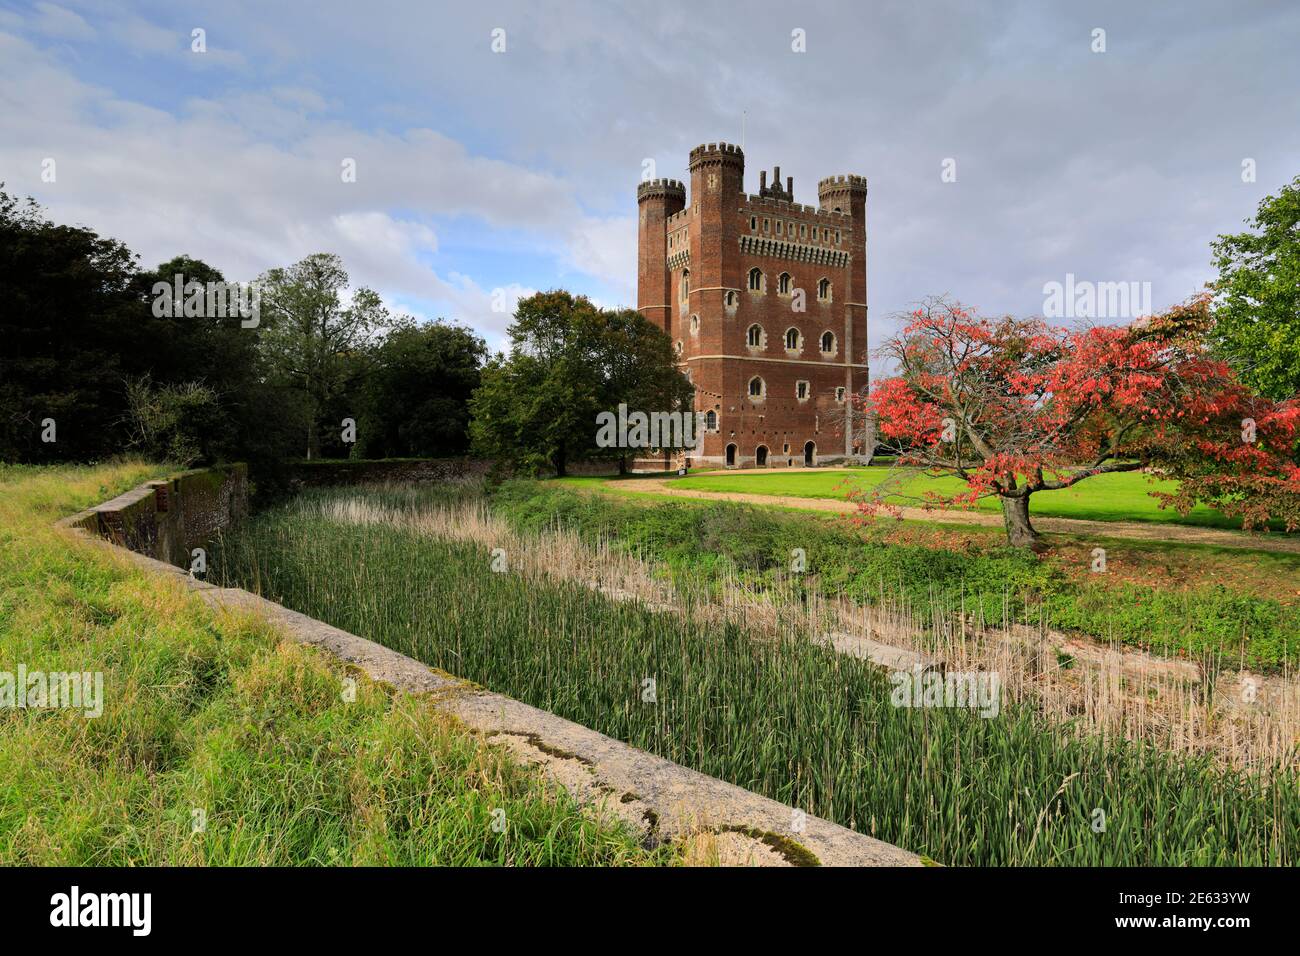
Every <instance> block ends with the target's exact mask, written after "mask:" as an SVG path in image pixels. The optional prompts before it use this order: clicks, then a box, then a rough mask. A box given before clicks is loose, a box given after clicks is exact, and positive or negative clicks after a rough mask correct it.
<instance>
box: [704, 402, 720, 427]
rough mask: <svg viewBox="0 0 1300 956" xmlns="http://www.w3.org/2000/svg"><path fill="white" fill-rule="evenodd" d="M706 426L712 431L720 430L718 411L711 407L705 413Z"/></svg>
mask: <svg viewBox="0 0 1300 956" xmlns="http://www.w3.org/2000/svg"><path fill="white" fill-rule="evenodd" d="M704 427H705V429H707V430H708V431H711V432H716V431H717V430H718V413H717V412H715V411H714V410H713V409H711V408H710V409H709V410H708V411H707V412H705V413H704Z"/></svg>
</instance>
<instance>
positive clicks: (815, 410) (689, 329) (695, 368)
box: [637, 143, 869, 467]
mask: <svg viewBox="0 0 1300 956" xmlns="http://www.w3.org/2000/svg"><path fill="white" fill-rule="evenodd" d="M690 170H691V178H690V195H689V197H687V199H686V204H685V205H684V206H683V207H682V208H681V210H680V211H679V212H677V213H669V214H667V215H664V214H663V212H664V211H665V210H666V208H668V207H667V204H668V203H669V202H670V201H671V202H673V203H676V202H678V201H679V198H680V197H678V194H677V193H676V192H672V193H671V200H670V199H669V196H670V194H669V193H668V192H666V191H665V190H664V188H663V187H659V186H654V185H652V184H651V185H650V188H647V184H643V186H642V188H641V190H639V191H638V201H639V204H640V207H641V225H640V231H639V237H640V248H639V250H638V270H639V271H638V295H637V300H638V308H640V309H641V310H642V312H643V314H645V315H646V317H647V318H649V319H651V320H652V321H654V322H655V323H656V324H658V325H659V326H660V327H661V328H664V329H665V331H667V332H668V334H669V335H670V336H671V337H672V339H673V341H674V343H675V344H676V345H678V346H679V348H680V355H681V361H682V364H683V368H685V369H688V370H689V372H690V375H691V380H692V382H693V383H694V385H695V386H696V409H697V410H698V411H709V410H713V411H714V412H716V414H717V416H718V427H717V430H716V431H715V432H712V433H708V434H706V435H705V436H704V447H703V449H702V450H701V452H700V453H699V454H697V455H696V456H695V457H696V460H697V461H698V462H699V463H701V464H725V463H726V460H727V446H729V445H734V446H735V457H734V462H735V464H736V465H737V466H740V467H747V466H752V465H753V464H755V462H756V460H757V459H758V457H759V451H758V450H759V448H760V446H762V447H763V448H766V450H767V456H766V457H767V461H766V464H767V465H768V466H778V465H786V464H794V465H800V464H803V463H804V460H805V447H806V446H810V447H809V451H810V458H811V460H812V462H813V463H816V464H821V463H826V462H828V461H840V460H843V459H844V458H845V457H846V454H851V453H852V451H853V450H852V449H851V448H848V447H846V441H845V430H844V419H845V413H846V402H847V400H848V399H849V397H850V396H852V395H853V394H854V393H855V392H857V391H858V390H860V389H862V388H863V387H864V386H865V385H866V383H867V309H866V194H867V184H866V180H865V179H863V178H862V177H860V176H835V177H830V178H828V179H824V180H822V182H821V183H819V184H818V203H819V204H818V205H817V206H816V207H813V206H806V205H802V204H800V203H797V202H795V201H794V200H793V195H794V190H793V181H792V180H787V184H786V185H785V186H782V184H781V182H780V179H779V169H778V170H777V173H778V175H777V177H775V178H774V182H773V185H772V186H771V187H768V186H767V184H766V181H765V178H764V181H763V184H762V186H761V187H760V193H759V194H758V195H746V194H745V192H744V154H743V153H742V152H741V150H740V149H739V148H738V147H735V146H731V145H728V144H725V143H721V144H708V145H706V146H700V147H698V148H696V149H694V150H692V151H691V157H690ZM657 182H664V181H657ZM661 197H662V198H661ZM755 268H757V269H759V270H760V272H761V274H762V280H761V283H760V286H759V288H758V289H750V288H749V284H750V283H749V273H750V270H751V269H755ZM782 274H785V275H787V276H788V277H789V278H788V289H787V290H785V291H783V290H782V289H781V288H780V277H781V275H782ZM822 280H826V282H827V283H828V284H829V288H828V289H827V291H826V295H825V296H819V285H820V283H821V282H822ZM661 290H663V291H661ZM798 290H802V293H803V295H802V307H803V309H802V311H799V310H798V305H799V304H800V300H799V296H798ZM665 306H667V307H666V308H665ZM753 325H757V326H759V327H760V328H761V330H762V332H761V335H760V342H759V344H758V345H757V346H755V347H751V346H750V345H749V344H748V332H749V328H750V327H751V326H753ZM792 329H793V330H795V333H796V339H797V341H796V344H795V347H794V348H787V347H786V333H787V331H789V330H792ZM826 332H830V333H831V336H832V339H831V341H830V342H829V343H828V344H829V345H830V349H829V350H827V351H823V350H822V348H821V345H822V337H823V334H824V333H826ZM754 378H759V379H761V380H762V393H761V395H759V396H756V397H755V396H751V395H750V394H749V387H750V381H751V380H752V379H754ZM800 382H804V383H806V385H805V386H804V387H805V389H806V393H805V396H804V397H803V398H800V397H799V394H798V388H799V383H800ZM865 451H869V450H864V453H865Z"/></svg>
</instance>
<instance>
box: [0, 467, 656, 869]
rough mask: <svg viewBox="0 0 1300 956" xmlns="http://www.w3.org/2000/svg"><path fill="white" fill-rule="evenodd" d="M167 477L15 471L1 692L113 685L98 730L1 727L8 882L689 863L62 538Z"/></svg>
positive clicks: (327, 661) (23, 715)
mask: <svg viewBox="0 0 1300 956" xmlns="http://www.w3.org/2000/svg"><path fill="white" fill-rule="evenodd" d="M165 472H166V469H162V468H159V467H156V466H153V465H149V464H147V463H142V462H125V463H118V464H108V465H98V466H88V467H63V468H26V467H13V466H3V465H0V675H16V674H17V672H18V668H19V667H20V665H21V666H25V667H26V669H27V671H28V672H29V673H30V672H33V671H43V672H53V671H59V672H67V671H78V672H91V673H95V672H99V673H102V675H103V705H102V714H101V715H100V716H98V717H88V716H86V714H85V713H84V712H82V711H73V710H69V709H54V708H44V709H35V708H26V709H19V708H17V707H14V706H12V705H5V706H0V865H3V866H16V865H72V866H95V865H104V866H145V865H147V866H161V865H276V866H283V865H323V864H358V865H361V864H364V865H391V864H414V865H443V864H448V865H480V864H507V865H514V864H523V865H549V866H556V865H622V864H652V863H667V862H674V861H675V857H674V856H673V855H672V854H671V853H670V852H669V851H666V850H658V851H653V852H651V851H647V850H645V849H643V848H642V847H641V846H640V844H639V842H638V838H637V837H636V836H635V835H634V834H632V833H631V832H630V831H627V830H625V829H623V828H619V827H610V826H606V825H604V824H598V823H596V822H595V821H593V820H592V819H591V818H590V817H589V816H588V814H586V813H585V812H584V811H583V810H582V809H581V808H580V807H578V806H577V805H576V804H574V803H573V802H572V800H570V799H569V798H568V797H567V795H566V794H565V793H564V792H563V791H558V792H555V791H553V790H551V789H550V788H547V787H546V786H545V785H544V783H543V781H542V780H541V778H540V777H539V776H537V775H536V774H535V773H534V772H533V771H532V770H530V769H528V768H525V767H523V766H521V765H519V764H517V763H514V762H513V761H511V760H510V759H509V758H508V757H507V756H506V754H505V753H504V752H503V751H501V750H500V749H498V748H495V747H490V746H487V745H485V744H484V743H483V742H482V741H481V740H480V739H479V738H477V737H475V736H474V735H472V734H471V733H469V732H468V731H467V730H466V729H465V728H463V727H462V726H461V725H459V724H457V723H455V722H454V721H453V720H452V719H451V718H449V717H447V716H445V715H443V714H441V713H439V712H438V711H436V710H434V709H433V708H432V707H430V706H429V705H428V704H427V702H424V701H422V700H419V699H416V698H411V697H408V696H406V695H402V694H392V693H390V692H389V691H386V690H385V689H383V688H381V687H379V686H376V685H374V684H371V683H370V682H369V681H368V680H366V679H365V678H364V676H363V675H355V676H356V678H357V686H356V694H355V700H353V701H351V702H349V701H346V700H344V696H345V695H344V694H343V693H342V692H341V691H342V687H343V683H342V681H343V678H344V677H345V676H347V675H346V673H345V671H344V670H343V668H342V666H341V665H340V664H339V663H338V662H336V661H334V660H333V659H332V658H328V657H327V656H325V655H322V654H320V653H318V652H316V651H314V650H311V649H308V648H304V647H302V646H300V645H298V644H297V643H295V642H292V641H289V640H285V639H284V638H283V637H282V635H280V634H279V633H278V632H277V631H276V630H274V628H273V627H272V626H271V625H270V624H268V623H267V622H265V621H263V620H261V619H258V618H256V617H253V616H251V615H246V614H239V615H236V614H229V613H224V612H216V611H213V610H211V609H209V608H208V607H207V606H206V605H204V604H203V603H202V602H201V601H199V600H198V598H196V597H195V596H193V595H192V594H190V593H188V592H187V591H186V590H185V589H184V588H182V587H181V586H180V584H179V583H178V582H174V581H171V580H164V579H161V578H159V577H157V576H155V575H151V574H148V573H146V572H144V571H143V570H141V569H139V568H138V567H137V566H136V565H134V564H133V563H132V562H130V561H129V560H127V559H126V558H124V557H122V556H120V555H117V554H114V553H113V552H111V551H109V550H108V549H105V548H100V547H96V546H94V545H92V544H88V543H86V542H84V541H80V540H78V539H76V538H74V537H72V536H71V535H69V534H67V533H64V532H60V531H56V530H55V529H54V528H53V527H52V523H53V522H54V521H56V520H57V519H58V518H59V517H60V516H62V515H66V514H70V513H72V512H75V511H76V510H78V509H80V508H83V507H86V506H88V505H91V504H93V503H96V502H99V501H103V500H105V499H107V498H109V497H112V496H113V495H115V494H118V493H119V492H121V491H124V490H126V489H128V488H131V487H133V486H135V485H137V484H139V483H140V482H142V481H145V480H147V479H149V478H154V477H159V476H161V475H162V474H164V473H165ZM10 679H11V682H12V680H13V678H12V677H11V678H10ZM11 686H12V683H11ZM497 809H500V810H504V811H505V828H504V832H497V830H494V829H493V826H492V823H493V822H494V818H493V811H494V810H497ZM196 811H200V812H201V819H202V821H203V826H202V827H198V828H196V826H195V822H194V821H195V819H196ZM497 819H499V817H498V818H497ZM196 829H198V830H199V832H195V831H196Z"/></svg>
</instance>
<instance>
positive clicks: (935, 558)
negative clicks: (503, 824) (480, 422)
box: [493, 481, 1300, 670]
mask: <svg viewBox="0 0 1300 956" xmlns="http://www.w3.org/2000/svg"><path fill="white" fill-rule="evenodd" d="M493 503H494V507H496V508H497V509H498V510H499V511H500V512H501V513H502V514H504V515H505V516H506V517H507V518H508V519H509V520H510V521H511V523H512V524H513V525H515V526H516V527H518V528H521V529H525V530H527V529H539V528H542V527H545V526H547V525H550V524H552V523H559V524H561V525H563V526H565V527H567V528H571V529H573V530H575V531H577V532H579V533H580V534H582V535H584V536H586V537H588V538H589V539H591V540H594V539H596V538H597V537H605V538H609V539H613V540H616V541H618V542H621V543H622V545H623V546H624V547H626V548H627V549H628V550H629V551H632V552H634V553H638V554H641V555H644V556H646V557H648V558H652V559H654V560H656V561H659V562H663V563H665V564H666V565H668V566H669V567H670V568H672V569H673V571H674V573H676V574H681V575H685V576H694V577H697V578H698V577H704V578H708V577H710V576H714V575H717V574H719V573H720V572H721V571H723V570H726V571H729V572H735V573H738V574H740V575H741V576H744V577H747V578H748V579H749V580H750V581H751V582H754V583H757V584H759V585H761V584H763V582H764V581H768V580H772V579H774V578H775V577H777V576H785V572H786V570H787V569H788V567H789V562H790V558H791V554H792V553H793V552H794V551H795V549H802V551H803V553H804V554H805V556H806V559H807V575H806V576H805V577H804V578H803V579H802V580H803V582H804V583H803V586H804V587H808V588H816V589H819V590H820V591H821V592H822V593H824V594H827V595H838V594H844V595H846V596H848V597H850V598H853V599H854V600H857V601H862V602H873V601H877V600H880V599H882V598H884V597H885V596H886V595H887V596H888V598H889V599H890V600H891V601H892V602H895V603H901V604H903V605H905V606H906V607H907V608H908V609H909V610H911V611H912V612H913V613H914V614H915V615H917V616H918V618H919V619H920V620H922V621H923V622H924V621H926V620H927V616H928V615H929V614H931V613H932V612H933V610H934V609H936V608H938V609H940V610H941V611H943V612H944V613H951V612H953V611H955V610H957V609H961V608H964V609H965V610H966V612H967V613H968V614H972V615H983V617H984V619H985V620H988V621H1000V620H1002V619H1003V615H1004V614H1005V615H1007V616H1009V617H1010V618H1011V619H1012V620H1017V621H1023V622H1025V623H1033V624H1037V623H1039V622H1040V621H1045V622H1046V623H1047V624H1048V625H1050V626H1052V627H1056V628H1061V629H1068V630H1074V631H1079V632H1082V633H1084V634H1088V635H1091V636H1093V637H1096V638H1099V639H1104V640H1107V641H1119V642H1123V643H1127V644H1132V645H1135V646H1140V647H1143V648H1148V649H1152V650H1155V651H1158V652H1160V653H1163V654H1166V655H1178V656H1187V657H1192V658H1202V657H1211V658H1223V659H1225V660H1226V661H1229V662H1235V661H1238V660H1240V661H1243V662H1244V663H1245V664H1247V665H1249V666H1252V667H1258V668H1262V669H1266V670H1274V669H1278V668H1280V667H1282V666H1283V665H1284V664H1287V663H1289V664H1291V665H1293V666H1294V665H1295V664H1296V663H1297V662H1300V607H1297V606H1296V605H1295V604H1283V603H1281V602H1279V601H1277V600H1273V599H1270V598H1265V597H1260V596H1258V595H1254V594H1247V593H1241V592H1237V591H1234V590H1232V589H1231V588H1229V587H1226V586H1224V585H1214V586H1203V587H1198V588H1193V589H1190V590H1185V591H1175V590H1168V589H1164V588H1159V587H1154V586H1146V585H1138V584H1133V585H1123V586H1119V587H1116V586H1113V585H1110V584H1108V583H1103V582H1100V581H1094V580H1083V581H1080V580H1078V579H1077V578H1073V579H1072V578H1070V577H1068V576H1067V575H1065V574H1064V573H1062V571H1061V570H1060V568H1058V567H1056V566H1054V565H1052V564H1051V563H1049V562H1047V561H1044V560H1042V559H1040V558H1037V557H1035V556H1034V555H1032V554H1029V553H1027V552H1025V551H1023V550H1018V549H1014V548H1006V547H975V546H968V547H966V548H964V549H961V550H950V549H945V548H935V547H929V546H926V545H923V544H895V543H886V542H884V541H883V540H880V536H879V535H877V536H875V537H873V535H872V533H871V532H869V531H868V532H865V533H860V532H859V531H857V530H856V529H854V528H852V527H848V526H846V525H845V523H844V520H843V519H842V518H838V519H836V518H832V519H827V518H821V517H817V516H812V515H805V514H795V513H781V512H777V511H772V510H768V509H760V508H754V507H752V506H748V505H741V504H734V503H730V502H707V503H704V504H700V503H698V502H694V501H691V500H689V499H680V500H660V501H658V502H656V503H654V504H653V505H648V504H644V503H639V502H625V501H621V500H618V499H614V498H611V497H609V496H602V495H586V494H580V493H574V492H570V491H568V490H566V489H564V488H559V487H556V486H554V485H548V484H542V483H538V482H527V481H516V482H507V483H506V484H504V485H502V486H500V487H499V488H498V489H497V490H496V491H495V493H494V494H493Z"/></svg>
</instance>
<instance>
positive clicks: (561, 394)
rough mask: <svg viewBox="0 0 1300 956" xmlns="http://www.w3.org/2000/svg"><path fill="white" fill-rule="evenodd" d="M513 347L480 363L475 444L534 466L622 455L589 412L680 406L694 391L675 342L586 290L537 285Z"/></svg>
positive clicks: (514, 327)
mask: <svg viewBox="0 0 1300 956" xmlns="http://www.w3.org/2000/svg"><path fill="white" fill-rule="evenodd" d="M509 335H510V353H509V355H498V356H496V357H495V358H494V359H493V360H492V361H491V362H489V363H488V365H487V367H486V368H485V369H484V370H483V381H482V384H481V385H480V386H479V388H478V390H477V391H476V392H475V393H474V397H473V400H472V402H471V413H472V420H471V423H470V434H471V437H472V440H473V447H474V449H475V450H476V452H477V453H479V454H481V455H484V456H486V457H489V458H493V459H495V460H497V461H499V462H502V463H503V464H506V465H508V466H510V467H513V468H516V469H519V470H522V471H525V472H531V473H537V472H541V471H544V470H547V469H554V471H555V472H556V473H557V474H560V475H563V474H564V473H565V471H566V468H567V466H568V464H569V463H570V462H573V461H578V460H583V459H587V460H592V459H601V458H605V459H609V458H619V459H620V460H621V459H622V458H623V457H624V455H625V453H626V450H625V449H617V448H615V449H609V448H601V447H599V446H598V445H597V443H596V416H597V414H598V413H600V412H602V411H610V410H613V409H615V408H616V407H617V406H618V405H619V404H620V403H626V404H627V405H628V406H629V407H633V408H640V409H655V410H661V411H687V410H689V408H690V402H691V397H692V395H693V394H694V390H693V389H692V387H691V385H690V383H689V382H688V381H687V380H686V378H685V377H684V376H683V375H682V374H681V373H680V372H679V371H678V370H677V367H676V359H675V355H674V353H673V347H672V342H671V340H670V339H669V338H668V336H667V335H666V334H665V333H664V332H663V331H662V330H661V329H659V328H658V327H657V326H655V325H654V324H652V323H651V322H649V321H648V320H647V319H646V318H645V317H644V316H642V315H641V314H640V313H639V312H637V311H635V310H632V309H621V310H604V309H599V308H597V307H596V306H595V305H593V304H592V303H591V302H590V301H589V300H588V299H586V298H585V297H583V296H573V295H571V294H570V293H568V292H564V291H552V292H539V293H537V294H536V295H533V296H530V297H528V298H526V299H522V300H520V302H519V305H518V308H517V309H516V311H515V319H514V322H513V323H512V324H511V326H510V330H509Z"/></svg>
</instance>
